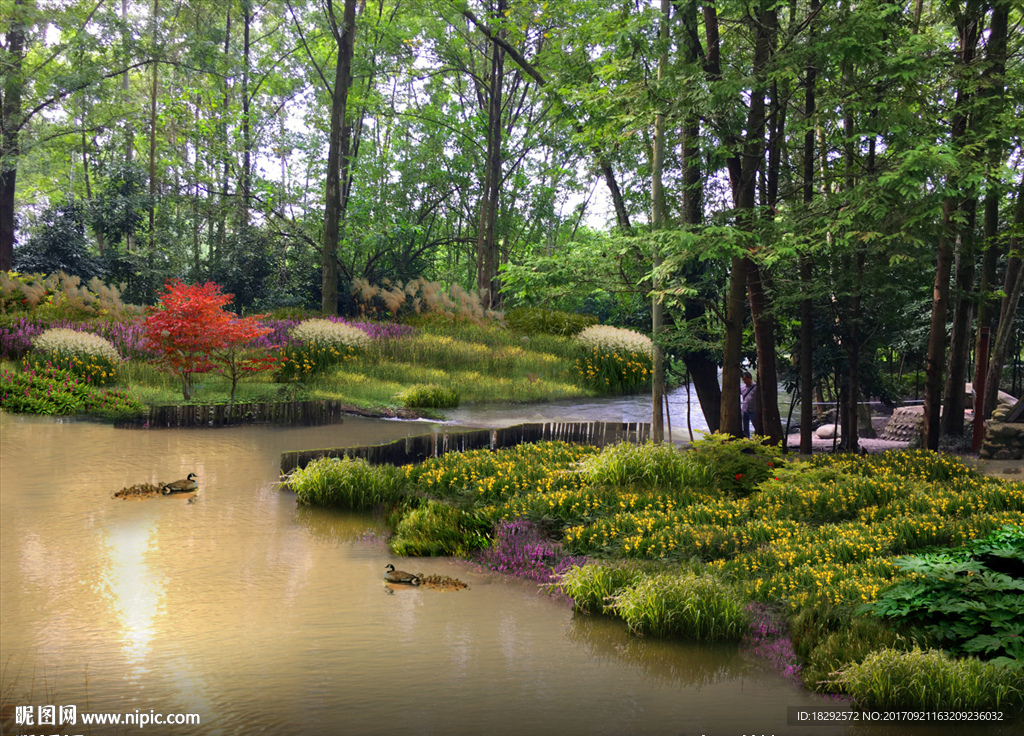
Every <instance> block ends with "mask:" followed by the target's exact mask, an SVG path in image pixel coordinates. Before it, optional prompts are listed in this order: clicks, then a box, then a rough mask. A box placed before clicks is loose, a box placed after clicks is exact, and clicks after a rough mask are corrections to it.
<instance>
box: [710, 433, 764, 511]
mask: <svg viewBox="0 0 1024 736" xmlns="http://www.w3.org/2000/svg"><path fill="white" fill-rule="evenodd" d="M693 452H694V454H695V456H696V458H697V459H698V460H699V461H700V462H701V463H702V464H703V465H704V466H705V467H708V468H711V469H712V470H713V472H714V483H715V487H717V488H718V489H720V490H722V491H726V492H728V493H733V494H735V495H737V496H748V495H750V494H751V493H752V492H753V491H754V489H755V488H756V487H757V486H758V484H760V483H762V482H764V481H766V480H768V478H770V477H773V476H774V473H775V471H776V470H777V469H778V468H780V467H781V466H782V464H783V463H782V456H781V454H780V453H779V449H778V448H776V447H769V446H767V445H765V444H764V438H763V437H750V438H745V437H740V438H736V437H731V436H730V435H726V434H718V433H716V434H707V433H702V437H701V439H699V440H696V441H695V442H694V443H693Z"/></svg>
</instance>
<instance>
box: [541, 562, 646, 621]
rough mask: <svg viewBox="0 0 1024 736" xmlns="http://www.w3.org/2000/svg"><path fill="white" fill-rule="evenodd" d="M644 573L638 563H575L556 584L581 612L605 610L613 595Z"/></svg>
mask: <svg viewBox="0 0 1024 736" xmlns="http://www.w3.org/2000/svg"><path fill="white" fill-rule="evenodd" d="M642 575H643V569H642V568H641V567H640V565H639V564H637V563H636V562H632V561H630V562H617V563H610V562H603V563H589V564H586V565H573V566H572V567H571V568H569V570H567V571H566V572H565V573H564V574H563V575H562V578H561V579H560V580H559V581H558V584H557V587H558V589H559V590H561V591H562V592H563V593H565V594H566V595H567V596H569V597H570V598H572V602H573V606H575V607H576V608H577V609H579V610H581V611H589V612H592V613H602V612H604V610H605V608H606V607H607V606H608V605H609V604H611V603H612V598H613V596H615V595H616V594H617V593H619V592H620V591H621V590H623V589H624V588H626V587H627V586H629V585H632V584H633V583H634V582H635V581H637V580H638V579H639V578H640V577H642Z"/></svg>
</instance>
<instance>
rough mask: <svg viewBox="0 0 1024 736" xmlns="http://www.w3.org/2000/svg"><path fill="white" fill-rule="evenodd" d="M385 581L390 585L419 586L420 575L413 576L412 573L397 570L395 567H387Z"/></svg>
mask: <svg viewBox="0 0 1024 736" xmlns="http://www.w3.org/2000/svg"><path fill="white" fill-rule="evenodd" d="M384 569H385V570H386V572H385V573H384V579H385V580H386V581H388V582H389V583H408V584H409V585H419V584H420V578H419V575H413V574H412V573H411V572H406V571H405V570H396V569H395V566H394V565H387V566H386V567H385V568H384Z"/></svg>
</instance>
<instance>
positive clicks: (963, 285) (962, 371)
mask: <svg viewBox="0 0 1024 736" xmlns="http://www.w3.org/2000/svg"><path fill="white" fill-rule="evenodd" d="M977 204H978V203H977V200H975V199H974V198H970V199H968V200H966V201H964V202H962V203H961V211H963V212H965V213H966V222H965V223H964V224H963V225H961V229H960V238H959V239H958V242H959V248H958V254H957V259H956V276H955V282H956V305H955V306H954V308H953V329H952V332H951V333H950V338H949V361H948V363H947V365H946V385H945V389H944V393H945V400H944V402H943V403H944V406H945V408H944V409H943V412H942V433H943V434H948V435H951V436H956V437H961V436H963V433H964V410H965V409H966V405H965V403H964V384H965V382H966V381H967V361H968V360H969V359H970V352H971V322H972V320H971V317H972V313H973V311H974V300H973V292H974V270H975V269H974V226H975V220H976V212H977Z"/></svg>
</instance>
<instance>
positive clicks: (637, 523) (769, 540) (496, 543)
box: [292, 437, 1024, 707]
mask: <svg viewBox="0 0 1024 736" xmlns="http://www.w3.org/2000/svg"><path fill="white" fill-rule="evenodd" d="M306 472H307V473H308V478H310V479H312V478H313V477H316V478H317V479H318V480H317V484H318V485H317V487H318V488H319V489H320V490H319V491H318V494H317V496H316V498H315V499H313V498H312V497H311V496H310V495H308V494H307V493H306V492H305V491H304V489H303V480H304V479H303V476H301V475H298V476H293V480H292V486H293V487H294V488H295V489H296V490H297V491H298V494H299V499H300V502H306V503H317V504H320V505H327V506H332V505H337V506H341V507H354V497H353V496H352V495H351V494H352V493H355V492H356V491H357V490H358V491H359V493H360V494H363V491H362V489H365V488H367V487H374V488H375V490H376V491H377V495H376V496H374V497H372V498H370V499H369V500H367V496H366V495H365V494H363V495H360V496H359V498H360V499H362V501H361V503H364V504H365V503H371V505H372V504H381V503H382V504H384V505H385V506H386V507H388V508H389V509H391V511H389V512H388V514H387V518H388V519H389V523H390V524H391V526H392V528H393V529H394V531H395V534H394V536H393V537H392V541H391V545H392V547H391V548H392V550H393V551H395V552H400V553H403V554H413V555H422V554H426V555H432V554H442V555H443V554H458V555H460V556H470V557H475V558H478V559H482V560H484V561H485V562H486V560H487V556H488V555H491V556H492V557H493V558H494V560H495V561H496V562H495V564H498V565H499V567H498V568H495V569H500V566H501V565H504V566H505V567H506V568H509V569H515V568H520V567H524V566H526V567H529V565H527V561H530V560H532V561H533V563H532V564H533V568H532V569H534V570H536V569H537V566H538V565H539V569H540V570H544V569H548V570H550V569H555V570H558V569H561V568H562V567H563V566H562V562H563V560H565V559H567V558H570V557H572V556H575V557H577V558H579V557H586V558H587V559H588V561H587V562H586V563H584V564H575V565H573V566H571V567H570V569H569V570H568V571H566V572H565V574H564V575H562V576H561V577H560V578H559V579H558V580H557V581H556V584H557V586H558V587H559V589H560V590H563V591H564V592H566V593H567V594H568V595H569V596H570V597H571V598H572V599H573V600H574V601H575V604H576V606H577V607H578V608H580V609H581V610H590V611H595V612H599V613H605V614H609V615H613V616H617V617H620V618H622V619H623V620H625V621H626V623H627V625H628V626H629V628H630V629H631V630H634V631H636V632H637V633H654V634H661V635H671V636H684V637H693V638H699V639H702V640H703V639H707V638H712V639H722V638H724V639H733V640H736V639H739V638H742V637H743V636H744V635H745V634H744V632H745V631H746V630H747V625H748V624H749V623H750V620H749V612H748V613H746V614H745V613H744V610H745V606H747V605H748V604H750V603H757V604H759V605H767V606H769V607H770V608H771V609H773V610H777V611H778V612H780V613H781V614H782V615H783V617H784V619H785V620H786V621H787V622H788V626H789V631H790V633H791V636H792V639H793V643H794V646H795V651H796V652H797V654H798V655H799V657H800V666H801V677H802V681H803V682H804V684H805V685H806V686H807V687H809V688H810V689H812V690H814V691H817V692H823V693H845V694H847V695H850V696H851V697H853V698H854V699H855V700H857V701H858V702H859V703H861V704H862V705H870V706H871V707H890V706H892V707H895V706H896V705H903V706H909V705H913V704H914V703H912V702H902V703H895V702H892V703H887V702H885V697H888V696H883V695H880V694H879V693H877V692H873V691H871V692H869V691H868V690H866V689H864V686H862V685H858V684H856V683H858V682H861V680H859V679H858V678H861V677H862V675H865V673H866V672H867V673H868V675H870V673H874V675H873V676H874V677H875V678H876V679H877V678H882V679H885V678H886V677H888V676H889V673H899V672H903V674H900V675H898V677H902V678H904V681H903V682H896V683H891V684H894V686H900V687H904V691H905V692H910V691H912V690H913V687H911V685H912V683H911V682H910V681H909V679H907V678H909V677H910V676H909V675H907V674H906V672H912V671H914V668H915V667H917V665H918V664H920V665H921V667H925V669H928V671H930V672H931V675H929V676H937V675H938V674H942V673H943V672H945V673H946V675H949V674H950V673H956V672H959V669H958V668H963V667H975V666H976V665H978V666H980V665H982V664H983V663H980V662H977V660H972V659H970V658H968V659H964V657H965V655H967V654H968V653H970V652H976V651H981V650H976V649H972V647H973V644H971V642H972V641H973V640H974V639H973V637H989V638H987V639H985V641H988V642H989V643H990V644H992V643H993V642H999V643H998V644H995V645H994V646H993V647H992V648H989V649H988V650H987V651H986V653H985V657H986V659H992V658H995V659H999V660H1000V662H1003V663H1004V665H1005V663H1006V662H1009V663H1010V664H1009V665H1008V666H1009V667H1010V669H1004V670H1000V669H999V663H996V664H984V666H982V670H981V671H982V674H981V675H979V677H980V678H981V679H980V680H978V682H985V683H987V684H986V685H985V687H984V688H980V689H978V688H976V689H973V690H971V691H970V692H969V693H968V695H969V697H970V698H974V700H971V701H970V702H972V703H974V704H975V705H977V706H978V707H980V705H979V703H983V702H984V703H988V705H989V706H992V705H993V702H996V701H992V702H990V701H989V700H986V699H988V698H993V697H995V698H996V700H997V701H998V699H999V698H1003V699H1004V700H1005V699H1009V702H1013V703H1016V704H1017V706H1022V705H1024V671H1022V670H1021V669H1020V667H1019V665H1016V664H1013V662H1014V661H1015V660H1016V661H1019V658H1020V655H1021V654H1024V652H1018V651H1017V647H1018V645H1017V644H1016V641H1017V639H1016V638H1015V635H1013V632H1011V631H1010V630H1008V629H1007V630H1006V631H1003V630H1002V628H1000V627H1001V624H999V623H998V621H999V619H1000V616H1002V615H1004V614H1003V613H1000V611H1001V608H1000V606H1003V605H1004V603H1005V605H1009V606H1011V608H1012V607H1013V606H1014V605H1016V606H1017V607H1018V608H1019V606H1020V604H1019V603H1014V600H1015V598H1014V597H1013V596H1012V590H1013V589H1015V586H1018V585H1022V586H1024V571H1021V573H1022V574H1021V575H1020V576H1019V580H1017V579H1015V578H1012V577H1011V578H1004V579H1000V580H1002V581H1003V582H1000V583H997V584H996V587H995V589H994V592H992V591H990V592H992V594H993V595H997V596H1004V597H1002V598H998V599H990V598H987V597H985V595H987V594H984V595H983V596H982V597H983V600H984V602H983V603H981V604H980V605H983V606H984V607H985V609H984V610H988V611H991V612H992V614H991V618H990V619H989V618H987V617H983V618H984V619H985V620H984V621H981V623H980V624H978V622H977V621H976V622H975V625H977V626H980V627H981V628H979V629H976V630H974V629H972V630H973V632H974V633H973V634H971V635H970V636H967V637H966V639H964V640H963V641H959V642H957V641H953V642H952V643H951V642H949V641H944V640H943V639H942V637H941V636H939V635H937V633H936V631H935V630H932V629H929V627H928V626H921V627H917V628H909V629H908V628H906V627H904V626H902V625H901V623H900V617H899V615H895V616H889V615H880V614H879V613H878V612H879V611H883V610H888V609H885V606H884V605H883V603H884V602H885V601H887V600H889V596H890V595H892V593H891V591H893V590H899V587H898V586H900V585H902V584H906V583H907V581H909V580H910V575H911V573H910V572H909V568H905V567H904V566H903V563H902V562H900V560H901V559H903V558H904V557H906V556H908V555H909V556H913V557H915V558H918V557H920V558H921V559H927V555H928V554H930V553H931V551H933V550H944V549H946V550H971V549H975V548H977V549H981V547H977V545H982V546H984V545H986V544H987V545H989V547H991V545H992V544H996V547H995V548H999V546H998V544H997V543H995V542H992V543H989V542H983V541H978V540H985V539H988V538H989V537H990V536H991V535H993V534H995V535H1000V534H1002V535H1004V536H1005V535H1007V534H1009V535H1010V536H1009V537H1006V540H1011V541H1010V542H1009V544H1010V545H1011V547H1013V549H1016V550H1017V551H1016V553H1015V554H1018V555H1020V554H1024V484H1021V483H1013V482H1006V481H997V480H994V479H991V478H986V477H984V476H982V475H981V474H979V473H976V472H974V471H972V470H971V469H970V468H968V467H967V466H965V465H964V464H963V463H961V462H959V461H958V460H956V459H954V458H951V457H948V456H938V455H933V454H931V453H927V452H921V451H916V452H902V453H888V454H885V455H873V456H868V457H852V456H849V455H844V456H828V455H821V456H815V457H813V458H811V459H809V460H806V461H800V460H795V459H793V458H791V457H790V458H783V457H782V456H780V455H779V454H777V452H775V451H773V450H771V449H769V448H764V447H763V446H760V445H756V444H754V443H752V442H749V441H734V442H730V443H726V442H723V441H722V438H718V437H712V438H708V439H707V440H702V441H700V442H698V443H696V448H695V450H694V451H692V452H685V453H678V452H676V451H675V450H673V449H671V448H668V447H660V448H659V447H655V446H653V445H648V446H646V447H640V448H631V447H629V446H627V445H620V446H618V447H616V448H610V449H606V450H604V451H603V452H598V451H596V450H593V449H592V448H583V447H576V446H569V445H557V444H548V445H536V446H522V447H520V448H513V449H511V450H505V451H499V452H488V451H483V452H480V451H477V452H469V453H462V454H453V455H448V456H445V457H444V458H438V459H436V460H430V461H427V462H425V463H423V464H421V465H418V466H412V467H409V468H406V469H404V470H403V469H390V470H387V469H380V470H377V469H374V468H372V467H369V466H363V465H361V464H360V463H358V462H355V461H344V462H341V463H338V462H333V461H324V463H323V464H314V465H311V466H309V467H308V468H307V471H306ZM351 473H358V474H359V476H358V477H360V479H361V480H360V481H359V482H358V483H349V482H346V480H345V479H346V478H347V477H348V476H349V475H350V474H351ZM381 473H383V474H386V478H385V477H384V476H383V475H382V476H381V479H380V480H379V481H376V482H375V481H374V480H373V478H375V477H376V475H378V474H381ZM331 474H336V477H335V478H334V479H331V478H330V477H328V476H330V475H331ZM353 477H355V476H353ZM345 488H350V489H351V490H345ZM520 523H529V524H531V525H533V527H532V528H533V531H528V530H527V531H524V532H523V533H522V534H519V533H517V532H516V531H515V529H516V528H517V527H515V525H516V524H520ZM509 525H512V526H509ZM538 530H539V531H540V532H542V533H543V537H539V538H535V537H536V533H537V532H538ZM1001 530H1002V531H1001ZM520 538H521V539H522V540H523V543H522V544H521V545H519V547H521V548H522V549H518V548H517V547H516V545H515V544H513V542H515V540H516V539H520ZM1000 539H1002V537H1000ZM510 540H511V541H510ZM1006 543H1007V542H1006V541H1005V540H1004V542H1000V543H999V544H1004V545H1005V544H1006ZM510 545H511V546H510ZM972 545H973V546H972ZM1013 545H1016V546H1013ZM989 547H985V549H988V548H989ZM488 550H491V551H490V552H488ZM978 554H979V555H982V554H989V553H988V552H985V553H982V552H978ZM922 555H923V557H922ZM978 559H981V558H980V557H979V558H978ZM985 559H988V558H985ZM921 564H924V563H921ZM971 564H981V563H980V562H979V563H973V562H972V563H971ZM979 571H981V572H984V571H983V570H982V569H981V568H979ZM984 574H988V573H984ZM1000 574H1001V573H1000ZM928 580H929V578H928V575H927V574H925V576H924V577H923V578H922V577H921V576H920V574H918V583H917V584H918V585H921V584H925V585H927V584H929V583H928ZM1015 580H1016V582H1015ZM934 584H935V585H938V586H940V587H941V586H942V585H948V583H942V582H941V575H940V576H939V577H936V578H935V579H934ZM1006 586H1009V587H1006ZM954 588H955V586H954ZM1004 591H1005V593H1004ZM953 593H954V594H955V595H956V596H960V597H962V598H963V599H964V600H970V599H971V596H975V595H978V594H979V593H978V591H976V590H971V589H969V586H968V587H966V588H964V589H959V588H955V590H954V591H953ZM1000 601H1004V602H1000ZM868 604H873V605H876V606H882V608H876V609H871V608H866V606H868ZM961 610H962V609H961ZM901 615H905V614H901ZM959 615H960V614H957V613H956V612H955V611H954V610H952V609H951V610H950V611H949V612H946V613H943V614H941V615H940V619H941V622H942V623H941V625H942V626H945V627H948V626H956V627H959V629H958V630H959V631H960V632H961V634H962V633H963V632H964V631H965V629H964V628H963V622H961V623H960V624H957V623H956V622H957V621H958V620H959V618H958V616H959ZM1006 615H1009V616H1010V617H1011V620H1020V615H1024V611H1019V610H1017V611H1016V612H1014V611H1011V610H1008V611H1007V612H1006ZM933 618H934V615H933ZM687 621H691V623H687ZM744 622H746V623H744ZM932 623H934V621H933V622H932ZM967 628H968V629H970V626H968V627H967ZM947 630H948V629H947ZM938 646H943V647H945V648H946V649H951V650H952V651H953V654H954V655H955V657H954V658H953V659H949V660H948V662H949V664H948V667H947V666H946V665H942V664H941V663H939V664H937V662H939V660H935V656H938V655H934V656H933V655H932V654H926V655H921V656H924V657H925V659H923V660H921V662H918V660H917V659H916V658H917V657H919V655H918V654H916V653H915V652H917V651H921V652H925V653H927V652H929V651H931V650H933V649H935V648H936V647H938ZM964 647H966V649H965V648H964ZM942 656H946V655H942ZM957 657H959V658H957ZM971 662H974V663H975V664H971ZM901 663H906V664H907V668H906V669H905V671H904V669H903V665H902V664H901ZM914 663H917V664H914ZM926 665H927V666H926ZM936 667H937V668H938V669H936ZM943 667H947V669H948V670H949V671H948V672H946V670H943V669H942V668H943ZM865 668H866V669H865ZM929 668H930V669H929ZM840 671H842V672H846V673H848V674H847V675H846V676H844V677H845V678H846V679H843V678H842V677H840V678H839V679H837V678H836V676H834V673H836V672H840ZM965 671H966V670H965ZM972 672H973V670H972ZM1007 673H1015V674H1013V675H1012V677H1009V679H1007ZM961 674H963V673H961ZM946 675H943V676H946ZM865 676H867V675H865ZM959 676H960V675H956V677H959ZM956 677H953V679H952V680H950V682H954V681H955V680H956ZM870 679H871V676H867V680H870ZM940 679H941V678H940ZM867 680H865V681H867ZM936 682H938V680H936ZM998 682H1005V683H1009V684H1010V689H1009V690H1005V689H1003V690H1001V689H1000V687H1001V686H994V687H995V689H994V690H993V689H991V688H990V687H989V686H990V685H992V683H998ZM1013 683H1016V684H1013ZM929 687H930V686H929ZM936 687H938V685H936ZM919 690H920V688H919ZM920 692H922V693H924V692H928V693H930V695H929V697H931V695H934V693H933V692H932V690H927V691H926V690H920ZM942 696H943V697H945V696H948V697H950V698H953V699H956V698H959V699H960V700H959V701H958V702H961V703H965V702H967V701H965V700H964V697H966V696H965V695H964V693H963V692H960V693H959V694H958V693H957V692H944V693H943V694H942ZM916 705H917V707H924V703H923V701H922V702H917V703H916ZM1017 706H1015V707H1017Z"/></svg>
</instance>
